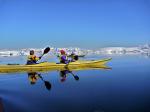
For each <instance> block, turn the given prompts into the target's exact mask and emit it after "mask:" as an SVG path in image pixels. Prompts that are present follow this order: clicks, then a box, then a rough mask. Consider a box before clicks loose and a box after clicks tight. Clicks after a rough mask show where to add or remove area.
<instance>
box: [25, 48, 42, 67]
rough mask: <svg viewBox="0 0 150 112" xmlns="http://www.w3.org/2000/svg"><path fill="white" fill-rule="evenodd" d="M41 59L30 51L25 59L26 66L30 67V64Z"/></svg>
mask: <svg viewBox="0 0 150 112" xmlns="http://www.w3.org/2000/svg"><path fill="white" fill-rule="evenodd" d="M40 59H41V57H37V56H36V55H35V54H34V50H31V51H30V55H29V56H28V59H27V65H32V64H36V62H37V61H38V60H40Z"/></svg>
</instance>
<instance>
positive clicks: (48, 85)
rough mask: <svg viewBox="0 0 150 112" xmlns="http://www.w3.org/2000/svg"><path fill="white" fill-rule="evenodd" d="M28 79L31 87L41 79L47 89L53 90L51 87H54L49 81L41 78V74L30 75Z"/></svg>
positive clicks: (32, 73)
mask: <svg viewBox="0 0 150 112" xmlns="http://www.w3.org/2000/svg"><path fill="white" fill-rule="evenodd" d="M28 79H29V81H30V84H31V85H34V84H35V83H36V82H37V80H38V79H41V80H42V81H43V82H44V84H45V87H46V89H47V90H51V87H52V85H51V83H50V82H49V81H46V80H44V78H43V77H42V76H41V74H39V73H37V72H30V73H28Z"/></svg>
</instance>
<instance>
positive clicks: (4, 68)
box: [0, 58, 111, 73]
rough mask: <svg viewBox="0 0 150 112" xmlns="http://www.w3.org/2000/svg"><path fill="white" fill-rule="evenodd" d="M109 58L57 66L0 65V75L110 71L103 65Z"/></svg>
mask: <svg viewBox="0 0 150 112" xmlns="http://www.w3.org/2000/svg"><path fill="white" fill-rule="evenodd" d="M110 60H111V58H108V59H102V60H92V61H87V60H85V61H76V62H70V63H69V64H57V63H54V62H43V63H39V64H35V65H0V73H10V72H38V71H54V70H64V69H69V70H80V69H92V68H93V69H110V68H109V67H107V66H106V65H105V64H106V63H107V62H108V61H110Z"/></svg>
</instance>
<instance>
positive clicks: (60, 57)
mask: <svg viewBox="0 0 150 112" xmlns="http://www.w3.org/2000/svg"><path fill="white" fill-rule="evenodd" d="M63 56H65V60H63V59H62V58H63ZM59 60H60V63H66V61H67V60H68V57H67V56H66V55H60V56H59Z"/></svg>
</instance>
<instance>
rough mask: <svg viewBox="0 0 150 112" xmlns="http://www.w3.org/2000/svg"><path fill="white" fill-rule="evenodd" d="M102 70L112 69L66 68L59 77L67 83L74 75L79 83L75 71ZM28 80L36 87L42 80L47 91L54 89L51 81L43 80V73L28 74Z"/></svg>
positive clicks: (103, 67) (101, 67)
mask: <svg viewBox="0 0 150 112" xmlns="http://www.w3.org/2000/svg"><path fill="white" fill-rule="evenodd" d="M95 69H96V70H100V69H112V68H110V67H107V66H100V67H95V68H88V67H82V68H73V69H69V68H65V69H62V70H59V71H58V72H59V73H58V76H59V77H60V82H62V83H63V82H65V81H66V79H67V77H68V76H69V75H72V76H73V78H74V80H75V81H79V79H80V78H79V76H78V75H77V74H74V73H73V71H81V70H95ZM28 80H29V82H30V84H31V85H35V84H36V83H37V81H38V80H42V81H43V83H44V85H45V88H46V89H47V90H51V88H52V84H51V82H50V81H47V80H45V79H44V78H43V76H42V72H41V73H38V71H37V72H28Z"/></svg>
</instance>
